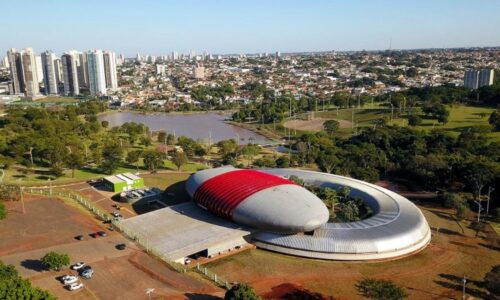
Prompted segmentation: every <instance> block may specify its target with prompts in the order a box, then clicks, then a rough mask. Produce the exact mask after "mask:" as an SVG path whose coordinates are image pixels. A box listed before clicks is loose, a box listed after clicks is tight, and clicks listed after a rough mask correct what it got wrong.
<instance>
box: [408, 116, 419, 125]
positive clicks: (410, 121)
mask: <svg viewBox="0 0 500 300" xmlns="http://www.w3.org/2000/svg"><path fill="white" fill-rule="evenodd" d="M420 124H422V118H421V117H419V116H418V115H410V116H409V117H408V125H410V126H417V125H420Z"/></svg>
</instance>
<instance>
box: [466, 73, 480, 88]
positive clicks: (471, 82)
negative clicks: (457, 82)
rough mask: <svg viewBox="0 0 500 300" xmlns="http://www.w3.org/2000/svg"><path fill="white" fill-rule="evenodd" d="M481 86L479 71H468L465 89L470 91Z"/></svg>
mask: <svg viewBox="0 0 500 300" xmlns="http://www.w3.org/2000/svg"><path fill="white" fill-rule="evenodd" d="M478 85H479V71H477V70H467V71H465V75H464V87H466V88H468V89H477V87H478Z"/></svg>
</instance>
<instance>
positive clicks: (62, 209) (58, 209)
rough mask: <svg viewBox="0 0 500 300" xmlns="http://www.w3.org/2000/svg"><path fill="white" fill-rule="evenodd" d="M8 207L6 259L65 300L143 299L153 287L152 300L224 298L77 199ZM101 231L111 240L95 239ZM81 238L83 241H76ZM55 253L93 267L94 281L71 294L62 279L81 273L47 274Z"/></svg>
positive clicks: (2, 253) (2, 250)
mask: <svg viewBox="0 0 500 300" xmlns="http://www.w3.org/2000/svg"><path fill="white" fill-rule="evenodd" d="M6 205H7V208H8V211H9V214H8V216H7V218H6V219H4V220H2V222H0V236H1V237H2V242H1V243H0V260H1V261H3V262H4V263H6V264H12V265H14V266H15V267H16V269H17V271H18V272H19V274H20V275H21V276H23V277H24V278H28V279H30V280H31V281H32V283H33V284H34V285H35V286H37V287H40V288H42V289H46V290H49V291H50V292H51V293H52V294H54V295H55V296H56V297H58V298H59V299H143V298H144V297H145V296H146V295H145V293H144V291H145V290H146V289H147V288H154V293H153V294H152V299H186V298H188V299H211V298H213V295H218V296H220V295H223V294H224V293H223V291H222V290H221V289H219V288H216V287H214V286H213V285H211V284H210V283H208V282H206V281H204V280H203V279H201V278H198V277H196V276H195V277H193V276H188V275H185V274H180V273H177V272H176V271H173V270H172V269H171V268H170V267H168V266H167V265H166V264H164V263H163V262H161V261H159V260H156V259H155V258H153V257H151V256H149V255H147V254H146V253H145V252H144V251H143V250H142V249H140V248H139V247H138V246H136V245H135V244H134V243H133V242H132V241H129V240H127V239H126V238H125V237H123V236H122V235H121V234H119V233H117V232H116V231H110V230H108V228H107V225H105V224H102V222H101V221H99V220H98V219H96V218H95V217H94V215H92V214H90V213H89V212H88V211H86V210H84V209H83V208H82V207H81V206H79V205H78V204H76V203H75V202H72V201H71V200H64V199H58V198H49V197H39V196H29V195H27V196H25V197H24V201H23V202H21V201H16V202H6ZM23 206H24V209H23ZM23 210H24V212H23ZM100 230H102V231H105V232H106V233H107V236H105V237H96V238H93V237H91V236H90V233H95V232H96V231H100ZM78 235H83V240H81V241H80V240H77V239H75V237H76V236H78ZM120 243H124V244H126V245H127V247H126V249H125V250H119V249H116V248H115V246H116V245H117V244H120ZM50 251H55V252H59V253H67V254H68V255H69V256H70V259H71V263H76V262H79V261H84V262H85V263H87V264H89V265H91V266H92V268H93V269H94V271H95V273H94V276H93V278H91V279H81V282H82V283H83V284H84V288H83V289H81V290H78V291H69V290H67V289H65V288H64V285H63V284H62V283H61V282H60V281H59V280H58V279H57V278H59V277H60V276H62V275H65V274H73V275H75V274H76V272H75V271H72V270H69V268H64V269H63V270H61V271H48V270H46V269H45V267H44V266H43V265H42V264H41V261H40V259H41V257H43V256H44V255H45V254H46V253H48V252H50Z"/></svg>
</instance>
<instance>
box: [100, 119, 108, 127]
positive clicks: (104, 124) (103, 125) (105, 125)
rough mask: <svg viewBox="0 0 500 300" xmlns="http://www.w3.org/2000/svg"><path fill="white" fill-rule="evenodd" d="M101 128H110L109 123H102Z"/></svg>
mask: <svg viewBox="0 0 500 300" xmlns="http://www.w3.org/2000/svg"><path fill="white" fill-rule="evenodd" d="M101 126H102V128H108V126H109V122H108V121H106V120H104V121H101Z"/></svg>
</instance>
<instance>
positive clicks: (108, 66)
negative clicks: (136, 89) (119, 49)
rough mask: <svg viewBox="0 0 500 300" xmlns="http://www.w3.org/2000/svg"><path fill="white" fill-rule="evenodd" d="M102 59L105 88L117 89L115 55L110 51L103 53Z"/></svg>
mask: <svg viewBox="0 0 500 300" xmlns="http://www.w3.org/2000/svg"><path fill="white" fill-rule="evenodd" d="M103 58H104V76H105V78H106V88H108V89H112V90H116V89H117V88H118V77H117V74H116V54H115V53H114V52H111V51H104V53H103Z"/></svg>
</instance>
